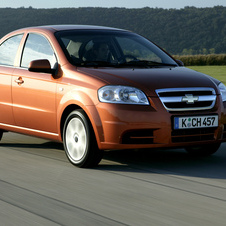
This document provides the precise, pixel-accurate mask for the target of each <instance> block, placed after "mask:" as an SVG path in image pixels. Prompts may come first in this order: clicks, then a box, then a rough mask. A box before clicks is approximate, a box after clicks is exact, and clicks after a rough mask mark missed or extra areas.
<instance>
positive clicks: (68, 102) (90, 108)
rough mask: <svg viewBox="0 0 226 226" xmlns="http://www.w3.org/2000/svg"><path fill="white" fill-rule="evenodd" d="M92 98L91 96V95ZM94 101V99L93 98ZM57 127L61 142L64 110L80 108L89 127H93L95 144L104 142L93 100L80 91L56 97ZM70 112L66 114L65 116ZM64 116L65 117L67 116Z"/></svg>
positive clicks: (72, 91)
mask: <svg viewBox="0 0 226 226" xmlns="http://www.w3.org/2000/svg"><path fill="white" fill-rule="evenodd" d="M91 96H92V97H93V95H91ZM94 99H95V98H94ZM57 102H58V103H57V125H58V126H57V127H58V133H59V134H60V135H61V140H62V134H61V131H62V128H61V125H62V123H61V122H62V120H65V119H66V118H63V117H62V116H63V115H64V113H65V112H66V111H67V110H66V109H70V110H75V109H76V108H81V109H83V110H84V111H85V113H86V115H87V116H88V118H89V120H90V122H91V125H92V127H93V130H94V133H95V136H96V140H97V144H98V146H99V144H100V142H102V141H104V133H103V127H102V122H101V119H100V116H99V113H98V111H97V109H96V104H97V103H94V101H93V99H91V98H90V96H89V95H88V94H87V93H85V92H83V91H81V90H71V91H69V92H67V93H65V94H64V95H60V96H58V97H57ZM69 113H70V112H68V113H67V115H68V114H69ZM67 115H66V116H67Z"/></svg>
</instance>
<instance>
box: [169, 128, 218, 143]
mask: <svg viewBox="0 0 226 226" xmlns="http://www.w3.org/2000/svg"><path fill="white" fill-rule="evenodd" d="M215 130H216V128H204V129H203V128H201V129H189V130H188V129H184V130H174V131H172V134H171V136H172V142H173V143H183V142H196V141H211V140H215V138H214V133H215Z"/></svg>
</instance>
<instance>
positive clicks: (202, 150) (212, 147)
mask: <svg viewBox="0 0 226 226" xmlns="http://www.w3.org/2000/svg"><path fill="white" fill-rule="evenodd" d="M220 145H221V144H206V145H201V146H195V147H187V148H185V150H186V151H187V152H188V153H189V154H190V155H192V156H200V157H202V156H208V155H212V154H214V153H215V152H216V151H217V150H218V149H219V147H220Z"/></svg>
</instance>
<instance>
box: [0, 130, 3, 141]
mask: <svg viewBox="0 0 226 226" xmlns="http://www.w3.org/2000/svg"><path fill="white" fill-rule="evenodd" d="M2 136H3V130H0V140H2Z"/></svg>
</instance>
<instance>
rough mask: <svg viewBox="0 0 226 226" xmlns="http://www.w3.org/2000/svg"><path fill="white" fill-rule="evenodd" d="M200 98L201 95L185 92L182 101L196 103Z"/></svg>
mask: <svg viewBox="0 0 226 226" xmlns="http://www.w3.org/2000/svg"><path fill="white" fill-rule="evenodd" d="M198 100H199V97H194V96H193V95H192V94H185V97H182V102H186V103H187V104H194V103H195V102H196V101H198Z"/></svg>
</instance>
